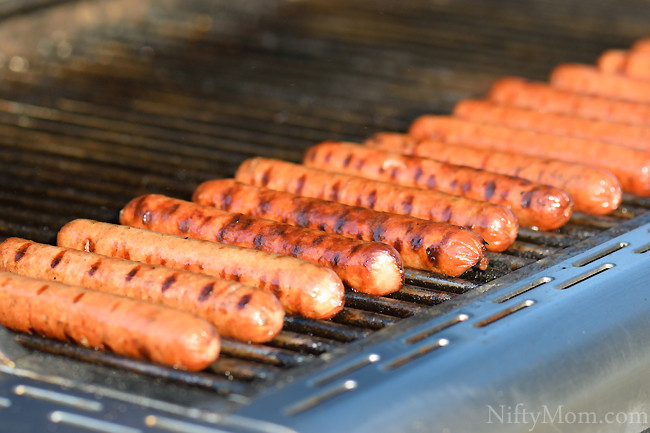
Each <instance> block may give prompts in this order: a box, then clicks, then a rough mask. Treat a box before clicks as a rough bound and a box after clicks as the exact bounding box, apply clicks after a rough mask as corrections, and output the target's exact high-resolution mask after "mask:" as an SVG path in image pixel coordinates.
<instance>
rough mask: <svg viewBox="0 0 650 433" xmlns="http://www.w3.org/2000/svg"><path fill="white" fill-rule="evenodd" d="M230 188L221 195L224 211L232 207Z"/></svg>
mask: <svg viewBox="0 0 650 433" xmlns="http://www.w3.org/2000/svg"><path fill="white" fill-rule="evenodd" d="M232 193H233V191H232V188H230V189H229V190H228V191H226V192H225V193H224V195H223V205H224V209H225V210H227V211H228V210H230V206H231V205H232Z"/></svg>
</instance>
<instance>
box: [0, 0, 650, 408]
mask: <svg viewBox="0 0 650 433" xmlns="http://www.w3.org/2000/svg"><path fill="white" fill-rule="evenodd" d="M124 3H126V2H124ZM170 3H171V4H173V2H170ZM222 3H224V4H222ZM264 3H265V4H264V5H262V2H254V1H247V2H241V3H239V5H238V6H232V5H227V4H225V2H214V3H213V4H212V5H211V6H206V5H203V6H202V5H201V4H200V3H199V2H196V3H195V4H194V3H192V4H191V7H187V9H184V8H183V7H181V6H179V5H175V6H176V9H173V10H171V11H170V10H166V9H164V7H163V6H162V5H152V6H151V13H150V14H149V18H148V19H147V20H143V21H140V20H138V21H134V22H129V21H126V22H120V23H119V24H115V23H112V24H111V25H107V26H95V27H91V28H85V29H83V28H79V29H76V31H75V33H74V34H73V33H70V34H66V33H65V31H62V32H59V33H56V34H53V35H43V38H42V39H41V40H40V41H39V42H38V45H37V47H36V50H35V51H36V53H37V55H29V56H25V57H21V56H19V55H15V56H13V57H11V58H4V60H5V62H4V64H3V67H2V68H1V69H0V75H1V78H2V80H3V86H2V88H1V89H0V149H1V152H0V182H1V184H2V185H3V188H2V190H1V191H0V238H5V237H8V236H22V237H27V238H30V239H33V240H35V241H40V242H48V243H53V242H54V241H55V236H56V232H57V231H58V229H59V228H60V227H61V226H62V225H64V224H65V223H66V222H68V221H70V220H71V219H73V218H92V219H97V220H101V221H107V222H116V221H117V212H118V211H119V209H120V208H121V207H122V206H123V205H124V204H125V203H126V202H128V201H129V200H130V199H131V198H133V197H135V196H137V195H140V194H145V193H163V194H167V195H171V196H174V197H178V198H183V199H188V198H189V197H190V196H191V193H192V191H193V189H194V188H195V187H196V186H197V185H198V184H199V183H200V182H202V181H205V180H207V179H210V178H216V177H229V176H232V175H233V173H234V171H235V169H236V167H237V165H238V164H239V163H240V162H242V161H243V160H244V159H246V158H248V157H250V156H253V155H262V156H269V157H276V158H282V159H286V160H290V161H299V160H300V157H301V154H302V152H303V151H304V149H306V148H307V147H308V146H310V145H312V144H315V143H316V142H319V141H323V140H326V139H329V140H353V141H360V140H362V139H363V138H365V137H367V136H368V135H370V134H371V133H373V132H377V131H381V130H404V129H405V128H406V126H407V125H408V123H409V122H410V120H411V119H413V117H414V116H415V115H417V114H420V113H422V112H448V111H449V109H450V108H451V106H452V105H453V103H454V102H455V101H456V100H458V99H459V98H461V97H465V96H470V95H477V94H482V93H484V91H485V89H486V88H487V85H488V84H489V83H490V82H491V81H492V80H493V79H495V78H497V77H499V76H502V75H506V74H518V75H521V76H526V77H530V78H538V79H544V78H545V74H546V73H547V72H548V70H549V69H550V68H551V67H552V66H553V65H555V64H557V63H559V62H561V61H565V60H572V61H592V60H593V59H594V58H595V57H596V55H597V54H598V53H600V52H601V51H602V50H604V49H605V48H608V47H611V46H616V45H621V46H624V45H629V44H630V42H631V41H632V40H633V39H635V38H637V37H638V36H639V33H638V32H641V31H643V30H645V29H644V28H643V22H642V21H641V20H638V21H636V20H635V12H636V6H635V5H637V4H636V3H634V2H628V3H629V4H628V3H626V4H625V5H618V4H616V5H614V4H606V3H603V4H602V5H601V4H600V3H599V4H598V5H591V6H590V11H589V12H590V15H589V16H585V17H584V19H583V20H581V21H580V22H579V23H576V22H575V21H574V20H572V19H571V15H572V13H573V12H574V11H577V10H581V9H580V8H578V6H579V5H580V2H564V1H560V0H553V1H548V2H530V4H528V5H522V4H521V3H520V2H515V1H514V0H513V1H508V2H502V3H500V5H499V6H495V7H494V8H493V9H491V10H485V9H484V8H478V7H477V6H478V5H479V3H478V1H477V0H463V1H459V2H454V3H453V4H450V3H448V2H433V3H432V2H427V3H426V5H423V4H420V3H419V2H415V1H413V2H406V3H404V2H400V4H399V7H396V6H395V5H394V4H392V2H385V3H386V4H381V2H379V3H378V2H358V3H357V4H356V5H355V6H350V5H348V4H343V3H341V4H338V3H339V2H334V3H332V2H318V1H317V2H307V3H305V4H301V3H295V4H294V3H293V2H287V3H284V2H264ZM542 3H543V4H542ZM611 3H614V2H611ZM637 3H638V6H639V7H641V6H642V4H641V2H637ZM340 6H342V7H340ZM576 8H577V9H576ZM613 10H615V11H617V12H620V13H625V14H626V16H629V18H630V20H631V21H629V22H628V23H632V24H629V25H628V27H626V30H623V29H617V30H616V31H615V32H614V31H613V30H611V26H609V25H607V23H608V19H609V18H610V17H611V14H612V11H613ZM264 11H267V12H271V13H269V14H264ZM479 11H480V14H479ZM378 12H379V13H378ZM506 12H507V13H506ZM533 12H534V13H533ZM485 14H489V16H486V15H485ZM477 22H480V26H477ZM634 23H637V25H636V26H635V25H633V24H634ZM576 26H577V27H576ZM603 29H604V30H603ZM33 48H34V47H25V50H26V52H29V51H30V50H32V49H33ZM531 58H534V59H536V61H534V62H530V61H529V60H530V59H531ZM21 59H22V60H21ZM648 209H650V200H647V199H641V198H638V197H626V198H625V202H624V205H623V207H622V208H621V209H620V210H618V211H617V212H616V213H614V214H613V215H612V216H608V217H592V216H586V215H581V214H575V215H574V216H573V218H572V220H571V222H570V223H569V224H567V225H566V226H565V227H563V228H561V229H559V230H557V231H555V232H550V233H542V232H536V231H533V230H527V229H522V230H521V232H520V235H519V237H518V240H517V242H516V243H515V244H514V245H513V246H512V247H511V248H510V249H508V250H507V251H506V252H504V253H500V254H496V253H489V254H488V257H489V259H490V266H489V268H488V270H487V271H483V272H482V271H477V270H469V271H467V272H466V273H465V274H464V275H462V276H461V277H460V278H451V277H444V276H440V275H435V274H431V273H427V272H423V271H416V270H412V269H408V270H407V272H406V283H407V284H406V285H405V286H404V288H403V289H402V290H401V291H400V292H398V293H395V294H392V295H390V296H387V297H373V296H370V295H364V294H360V293H354V292H348V293H347V294H346V307H345V309H344V310H343V312H342V313H340V314H339V315H338V316H336V317H335V318H334V319H333V320H331V321H315V320H310V319H305V318H302V317H297V316H289V317H287V319H286V323H285V327H284V330H283V332H282V333H281V334H280V335H279V336H278V337H277V338H276V339H274V340H273V341H272V342H270V343H269V344H267V345H254V344H244V343H241V342H235V341H231V340H225V341H224V344H223V355H222V357H221V358H220V359H219V360H218V361H217V362H216V363H215V364H214V365H213V366H212V367H211V370H212V371H207V372H204V373H201V374H188V373H183V372H178V371H173V370H168V369H164V368H160V367H157V366H151V365H148V364H145V363H140V362H137V361H132V360H126V359H122V358H119V357H116V356H112V355H110V354H104V353H98V352H93V351H89V350H85V349H82V348H78V347H73V346H70V345H67V344H64V343H58V342H53V341H50V340H46V339H42V338H38V337H34V336H29V335H17V336H16V339H17V340H18V341H19V342H20V343H21V344H23V345H25V346H27V347H29V348H33V349H37V351H38V352H36V354H34V355H31V357H28V359H27V360H23V361H22V364H23V365H30V363H31V362H34V361H33V357H37V358H38V357H39V356H41V355H40V354H44V353H53V354H56V355H65V357H66V359H67V358H73V359H78V360H81V361H84V362H86V361H89V362H91V363H99V364H102V365H104V366H108V367H116V368H118V369H120V370H128V371H132V372H136V373H138V374H142V375H145V376H153V377H155V378H157V379H164V380H166V381H171V382H175V383H180V384H183V385H188V386H191V387H197V388H204V389H207V390H210V391H216V393H217V394H219V395H223V396H226V397H228V396H230V397H233V396H247V395H252V394H254V393H255V392H256V391H257V390H258V389H259V388H260V387H264V386H268V385H269V384H272V383H274V382H275V381H277V380H281V379H280V378H281V376H282V375H285V374H286V373H287V372H291V371H292V370H293V369H295V368H296V367H298V366H303V365H308V364H309V363H310V362H311V361H313V360H315V359H317V358H318V357H321V356H322V355H324V354H331V353H337V351H342V350H346V348H347V347H349V345H350V344H351V343H353V342H358V341H360V340H362V339H364V338H365V337H367V336H369V335H371V334H373V333H375V332H376V331H378V330H381V329H385V328H389V327H390V326H391V325H393V324H395V323H397V322H399V321H401V320H403V319H405V318H408V317H411V316H413V315H416V314H418V313H419V312H421V311H423V310H428V309H431V308H436V306H437V305H439V304H441V303H444V302H446V301H449V300H452V299H454V298H456V297H458V296H462V294H464V293H467V292H471V291H472V290H475V289H477V288H479V287H480V286H481V285H483V284H485V283H487V282H490V281H493V280H495V279H497V278H499V277H502V276H504V275H507V274H509V273H511V272H512V271H514V270H517V269H520V268H522V267H525V266H527V265H530V264H533V263H535V262H536V261H538V260H540V259H543V258H546V257H549V256H551V255H554V254H561V253H562V249H563V248H566V247H570V246H573V245H575V244H577V243H578V242H580V241H581V240H583V239H587V238H590V237H593V236H594V235H596V234H599V233H601V232H603V231H604V230H608V229H610V228H613V227H616V226H618V225H619V224H621V223H622V222H624V221H627V220H629V219H632V218H635V217H637V216H639V215H641V214H643V213H645V212H647V210H648ZM19 365H21V362H20V361H19ZM38 368H41V369H44V370H47V368H48V367H47V365H46V363H45V362H41V363H40V364H39V366H38ZM95 380H98V381H100V382H101V381H102V380H103V379H102V376H101V375H100V376H99V378H95ZM126 386H129V385H126ZM165 398H168V399H174V398H176V397H175V396H166V397H165Z"/></svg>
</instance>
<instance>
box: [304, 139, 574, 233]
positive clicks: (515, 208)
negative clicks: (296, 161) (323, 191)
mask: <svg viewBox="0 0 650 433" xmlns="http://www.w3.org/2000/svg"><path fill="white" fill-rule="evenodd" d="M304 164H305V165H306V166H308V167H315V168H320V169H323V170H329V171H334V172H338V173H345V174H350V175H357V176H362V177H365V178H369V179H374V180H380V181H384V182H394V183H396V184H399V185H404V186H411V187H416V188H422V189H430V190H437V191H443V192H446V193H448V194H454V195H458V196H463V197H468V198H472V199H475V200H485V201H487V202H490V203H495V204H499V205H502V206H505V207H507V208H509V209H510V210H511V211H512V213H514V214H515V216H516V217H517V219H518V220H519V225H520V226H525V227H535V228H537V229H539V230H554V229H557V228H559V227H561V226H562V225H564V224H565V223H566V222H567V221H568V220H569V218H571V214H572V212H573V201H572V200H571V197H570V196H569V194H567V193H566V192H565V191H563V190H560V189H558V188H554V187H551V186H547V185H541V184H537V183H534V182H531V181H528V180H526V179H522V178H518V177H512V176H507V175H503V174H498V173H492V172H488V171H485V170H480V169H475V168H471V167H466V166H460V165H455V164H449V163H446V162H441V161H436V160H433V159H429V158H421V157H417V156H406V155H402V154H400V153H395V152H388V151H385V150H381V149H373V148H369V147H364V146H359V145H356V144H352V143H334V142H324V143H321V144H318V145H316V146H312V147H311V148H310V149H309V150H308V151H307V153H306V154H305V158H304Z"/></svg>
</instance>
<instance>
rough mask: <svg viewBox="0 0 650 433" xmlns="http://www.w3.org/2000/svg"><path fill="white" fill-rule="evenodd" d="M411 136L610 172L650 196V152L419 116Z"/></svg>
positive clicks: (626, 186) (627, 188)
mask: <svg viewBox="0 0 650 433" xmlns="http://www.w3.org/2000/svg"><path fill="white" fill-rule="evenodd" d="M409 134H410V135H412V136H413V137H415V138H417V139H427V138H428V139H433V140H440V141H444V142H447V143H454V144H465V145H469V146H472V147H479V148H482V149H490V150H497V151H504V152H516V153H521V154H524V155H531V156H541V157H546V158H553V159H559V160H562V161H568V162H577V163H580V164H585V165H589V166H592V167H597V168H601V169H605V170H609V171H610V172H612V173H613V174H614V175H615V176H616V177H617V178H618V180H619V182H620V183H621V186H622V188H623V191H627V192H631V193H633V194H637V195H641V196H650V153H648V152H644V151H642V150H638V149H632V148H629V147H625V146H618V145H615V144H611V143H605V142H602V141H596V140H584V139H580V138H574V137H563V136H559V135H552V134H544V133H539V132H533V131H528V130H525V129H516V128H509V127H507V126H501V125H493V124H488V123H478V122H472V121H469V120H463V119H458V118H453V117H449V116H432V115H425V116H421V117H418V118H417V119H416V120H415V121H414V122H413V124H412V125H411V127H410V129H409Z"/></svg>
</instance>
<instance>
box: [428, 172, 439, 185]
mask: <svg viewBox="0 0 650 433" xmlns="http://www.w3.org/2000/svg"><path fill="white" fill-rule="evenodd" d="M436 184H437V183H436V176H435V175H433V174H430V175H429V177H428V178H427V186H428V187H429V188H435V187H436Z"/></svg>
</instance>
